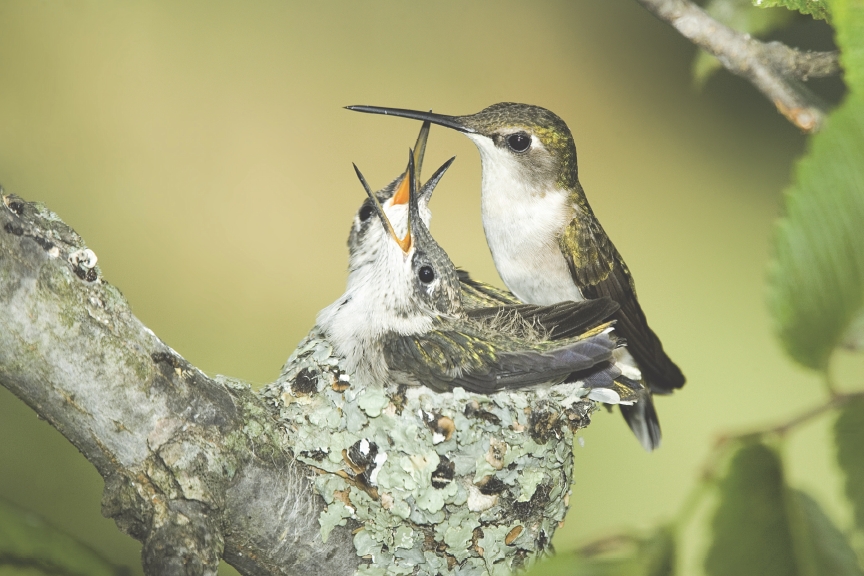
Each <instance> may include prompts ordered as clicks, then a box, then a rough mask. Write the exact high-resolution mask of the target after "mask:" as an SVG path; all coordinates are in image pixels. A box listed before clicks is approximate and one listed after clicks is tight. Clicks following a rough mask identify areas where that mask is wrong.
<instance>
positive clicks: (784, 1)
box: [753, 0, 828, 20]
mask: <svg viewBox="0 0 864 576" xmlns="http://www.w3.org/2000/svg"><path fill="white" fill-rule="evenodd" d="M753 5H754V6H759V7H760V8H775V7H778V6H782V7H783V8H788V9H789V10H797V11H798V12H801V13H802V14H809V15H810V16H813V18H817V19H819V20H828V6H826V4H825V0H753Z"/></svg>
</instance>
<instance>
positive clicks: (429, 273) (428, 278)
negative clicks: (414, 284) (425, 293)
mask: <svg viewBox="0 0 864 576" xmlns="http://www.w3.org/2000/svg"><path fill="white" fill-rule="evenodd" d="M417 277H418V278H420V281H421V282H423V283H424V284H428V283H429V282H432V281H433V280H434V279H435V271H434V270H432V267H431V266H423V267H422V268H420V270H418V271H417Z"/></svg>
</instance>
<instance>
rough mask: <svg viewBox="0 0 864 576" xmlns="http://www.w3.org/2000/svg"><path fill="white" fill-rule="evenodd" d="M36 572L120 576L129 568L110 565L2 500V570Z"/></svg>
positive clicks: (78, 543) (85, 547)
mask: <svg viewBox="0 0 864 576" xmlns="http://www.w3.org/2000/svg"><path fill="white" fill-rule="evenodd" d="M3 565H13V566H17V567H21V568H34V569H36V570H39V571H41V572H44V573H46V574H58V575H61V576H118V575H121V574H128V573H129V571H128V570H127V569H126V568H120V567H117V566H114V565H113V564H111V563H109V562H108V561H107V560H105V559H104V558H102V557H101V556H99V554H97V553H96V552H94V551H93V550H92V549H90V548H88V547H87V546H85V545H84V544H82V543H81V542H79V541H77V540H75V539H74V538H72V537H71V536H69V535H67V534H65V533H63V532H60V531H59V530H56V529H55V528H52V527H51V526H48V525H47V524H45V523H44V522H43V521H42V519H41V518H39V517H38V516H36V515H35V514H31V513H29V512H26V511H24V510H21V509H20V508H17V507H15V506H13V505H11V504H9V503H7V502H4V501H2V500H0V566H3Z"/></svg>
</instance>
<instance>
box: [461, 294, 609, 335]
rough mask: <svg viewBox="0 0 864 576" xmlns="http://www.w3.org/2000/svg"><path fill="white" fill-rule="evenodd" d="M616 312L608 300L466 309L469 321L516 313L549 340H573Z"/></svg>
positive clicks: (597, 299)
mask: <svg viewBox="0 0 864 576" xmlns="http://www.w3.org/2000/svg"><path fill="white" fill-rule="evenodd" d="M616 310H618V304H617V303H616V302H615V301H614V300H612V299H610V298H596V299H593V300H583V301H582V302H572V301H566V302H558V303H557V304H552V305H550V306H538V305H536V304H519V305H515V306H491V307H488V308H475V309H473V310H467V311H466V313H467V314H468V317H469V318H474V319H477V320H480V319H487V318H493V317H495V316H499V315H501V314H518V315H519V316H521V317H522V319H523V320H524V321H525V323H527V324H529V325H531V326H535V327H537V328H539V329H540V330H541V331H543V332H544V333H545V334H546V335H547V336H548V338H549V339H550V340H565V339H567V338H575V337H577V336H580V335H581V334H583V333H584V332H586V331H588V330H590V329H592V328H596V327H597V326H598V325H599V324H602V323H603V322H605V321H606V320H607V319H609V317H610V316H611V315H612V314H613V313H614V312H615V311H616Z"/></svg>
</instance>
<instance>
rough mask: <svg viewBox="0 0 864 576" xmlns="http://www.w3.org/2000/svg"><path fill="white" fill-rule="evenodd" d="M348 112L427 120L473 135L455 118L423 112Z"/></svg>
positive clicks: (371, 109)
mask: <svg viewBox="0 0 864 576" xmlns="http://www.w3.org/2000/svg"><path fill="white" fill-rule="evenodd" d="M345 108H347V109H348V110H354V111H355V112H366V113H367V114H384V115H385V116H401V117H402V118H412V119H414V120H428V121H429V122H432V123H433V124H438V125H439V126H446V127H447V128H452V129H453V130H458V131H459V132H467V133H472V134H473V133H475V132H477V131H476V130H474V129H473V128H470V127H468V126H465V125H464V124H462V123H461V122H459V118H458V117H457V116H445V115H444V114H435V113H434V112H423V111H420V110H405V109H404V108H382V107H381V106H346V107H345Z"/></svg>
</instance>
